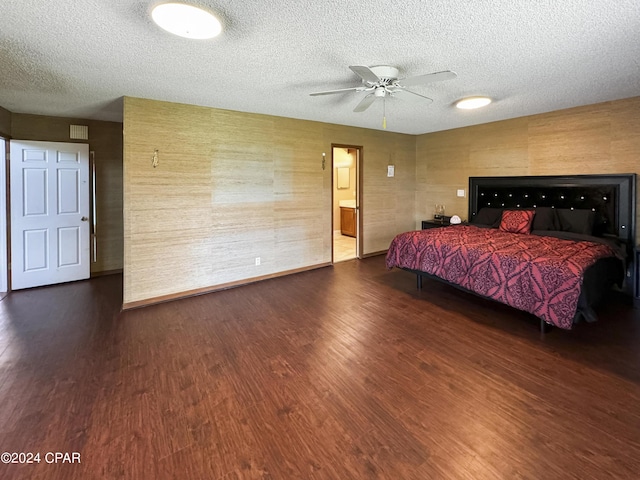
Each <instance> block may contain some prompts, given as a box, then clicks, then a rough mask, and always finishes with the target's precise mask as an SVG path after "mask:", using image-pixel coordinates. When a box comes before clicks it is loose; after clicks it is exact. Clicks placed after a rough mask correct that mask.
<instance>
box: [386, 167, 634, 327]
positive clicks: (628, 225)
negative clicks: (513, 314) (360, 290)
mask: <svg viewBox="0 0 640 480" xmlns="http://www.w3.org/2000/svg"><path fill="white" fill-rule="evenodd" d="M635 185H636V179H635V175H634V174H629V175H580V176H562V177H560V176H552V177H471V178H470V179H469V193H470V195H469V217H470V222H469V223H468V224H462V225H452V226H446V227H441V228H433V229H428V230H421V231H413V232H404V233H402V234H399V235H397V236H396V237H395V238H394V239H393V241H392V242H391V245H390V247H389V250H388V252H387V257H386V264H387V267H388V268H394V267H398V268H401V269H404V270H407V271H410V272H412V273H415V274H417V279H418V286H419V287H421V286H422V278H423V277H428V278H433V279H436V280H439V281H443V282H446V283H449V284H451V285H453V286H455V287H457V288H460V289H462V290H465V291H468V292H472V293H475V294H477V295H480V296H482V297H486V298H489V299H492V300H495V301H498V302H500V303H504V304H506V305H509V306H512V307H514V308H517V309H519V310H523V311H527V312H529V313H532V314H533V315H535V316H536V317H538V318H539V319H540V326H541V329H542V330H543V331H544V330H545V329H546V327H547V326H548V325H554V326H557V327H560V328H563V329H571V328H572V327H573V325H574V324H575V323H577V322H579V321H581V320H586V321H589V322H592V321H595V320H596V319H597V316H596V313H595V311H594V309H593V307H594V306H595V305H597V304H598V303H599V302H600V301H601V299H602V298H603V296H604V295H606V293H607V292H608V291H609V289H610V288H611V287H612V286H613V285H617V287H618V288H620V289H621V290H623V291H625V292H626V293H629V294H630V293H631V285H630V284H631V283H632V282H630V281H626V280H627V279H631V278H633V272H634V268H635V267H636V266H635V265H634V264H633V256H632V254H631V253H632V250H633V246H634V245H635Z"/></svg>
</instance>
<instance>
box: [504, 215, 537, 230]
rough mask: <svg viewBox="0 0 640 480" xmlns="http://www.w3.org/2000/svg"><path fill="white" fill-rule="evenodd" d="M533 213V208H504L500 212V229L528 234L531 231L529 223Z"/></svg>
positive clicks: (531, 220)
mask: <svg viewBox="0 0 640 480" xmlns="http://www.w3.org/2000/svg"><path fill="white" fill-rule="evenodd" d="M535 214H536V212H535V211H533V210H505V211H504V212H502V219H501V220H500V230H502V231H503V232H511V233H526V234H527V235H528V234H530V233H531V224H532V223H533V216H534V215H535Z"/></svg>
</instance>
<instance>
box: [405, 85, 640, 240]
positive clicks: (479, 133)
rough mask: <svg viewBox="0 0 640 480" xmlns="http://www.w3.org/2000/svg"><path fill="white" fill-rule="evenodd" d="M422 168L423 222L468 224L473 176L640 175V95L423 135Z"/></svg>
mask: <svg viewBox="0 0 640 480" xmlns="http://www.w3.org/2000/svg"><path fill="white" fill-rule="evenodd" d="M416 164H417V165H416V182H417V193H416V214H417V218H416V220H417V221H418V222H419V221H420V220H422V219H427V218H433V209H434V204H436V203H444V204H445V205H446V214H447V215H453V214H458V215H460V216H461V217H462V218H463V219H464V218H467V215H468V198H467V197H465V198H458V197H456V190H457V189H462V188H463V189H465V192H466V194H467V195H468V193H469V192H468V191H467V190H468V188H469V177H470V176H507V175H575V174H600V173H638V174H640V97H634V98H629V99H624V100H617V101H613V102H604V103H599V104H596V105H588V106H584V107H577V108H571V109H567V110H558V111H555V112H550V113H544V114H540V115H532V116H529V117H521V118H516V119H512V120H504V121H501V122H494V123H487V124H483V125H476V126H472V127H465V128H459V129H455V130H447V131H442V132H436V133H430V134H425V135H420V136H418V137H417V140H416ZM639 197H640V196H639ZM636 213H637V214H638V215H639V217H638V219H637V221H636V226H637V229H640V208H638V206H637V208H636ZM638 233H639V232H638V231H636V238H637V239H638V238H640V235H639V234H638Z"/></svg>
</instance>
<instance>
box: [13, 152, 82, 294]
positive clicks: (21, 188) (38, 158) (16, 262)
mask: <svg viewBox="0 0 640 480" xmlns="http://www.w3.org/2000/svg"><path fill="white" fill-rule="evenodd" d="M10 145H11V146H10V152H11V156H10V157H9V164H10V172H9V173H10V177H11V178H10V189H11V288H12V289H13V290H17V289H20V288H29V287H38V286H40V285H51V284H53V283H62V282H70V281H73V280H82V279H86V278H89V274H90V263H89V146H88V145H86V144H81V143H55V142H32V141H23V140H11V143H10Z"/></svg>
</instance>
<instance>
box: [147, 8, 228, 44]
mask: <svg viewBox="0 0 640 480" xmlns="http://www.w3.org/2000/svg"><path fill="white" fill-rule="evenodd" d="M151 18H153V21H154V22H156V23H157V24H158V26H159V27H160V28H163V29H165V30H166V31H167V32H170V33H173V34H174V35H178V36H180V37H185V38H192V39H196V40H205V39H208V38H213V37H215V36H217V35H219V34H220V32H221V31H222V25H221V24H220V20H218V19H217V18H216V17H214V16H213V15H212V14H211V13H209V12H207V11H205V10H202V9H201V8H198V7H194V6H192V5H186V4H184V3H162V4H160V5H158V6H156V7H155V8H154V9H153V10H152V11H151Z"/></svg>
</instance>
